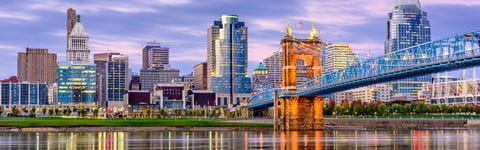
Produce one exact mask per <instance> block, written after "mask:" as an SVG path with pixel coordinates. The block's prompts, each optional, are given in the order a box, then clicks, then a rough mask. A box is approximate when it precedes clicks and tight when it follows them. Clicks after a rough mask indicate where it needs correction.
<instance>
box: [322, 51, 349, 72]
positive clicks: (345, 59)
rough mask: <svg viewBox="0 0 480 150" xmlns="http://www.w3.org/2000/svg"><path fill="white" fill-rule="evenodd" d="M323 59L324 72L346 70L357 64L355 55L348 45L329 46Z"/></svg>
mask: <svg viewBox="0 0 480 150" xmlns="http://www.w3.org/2000/svg"><path fill="white" fill-rule="evenodd" d="M323 57H324V59H323V61H324V64H323V67H324V68H323V70H324V72H332V71H337V70H340V69H345V68H346V67H347V66H348V65H352V64H354V63H355V62H356V59H355V54H353V52H352V50H351V49H350V46H349V45H348V44H328V45H327V46H325V50H324V56H323Z"/></svg>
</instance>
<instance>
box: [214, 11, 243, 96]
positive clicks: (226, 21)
mask: <svg viewBox="0 0 480 150" xmlns="http://www.w3.org/2000/svg"><path fill="white" fill-rule="evenodd" d="M211 31H215V32H211ZM213 34H215V35H213ZM209 36H211V37H215V38H214V39H211V41H209V42H214V43H211V44H209V45H214V47H212V48H213V49H212V50H209V51H210V52H212V53H214V56H215V58H214V59H215V60H214V61H211V62H209V63H211V66H212V70H211V76H210V78H211V79H210V81H211V84H208V85H209V86H210V88H209V89H210V90H212V91H214V92H216V93H231V92H232V91H233V93H251V79H250V77H248V58H247V57H248V48H247V47H248V44H247V41H248V38H247V27H245V23H244V22H239V21H238V16H236V15H223V16H222V17H221V21H215V22H214V25H213V26H212V27H211V28H210V29H209ZM212 63H213V64H212Z"/></svg>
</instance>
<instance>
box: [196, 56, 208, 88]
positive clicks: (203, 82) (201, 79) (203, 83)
mask: <svg viewBox="0 0 480 150" xmlns="http://www.w3.org/2000/svg"><path fill="white" fill-rule="evenodd" d="M193 76H194V81H193V87H194V89H195V90H207V89H208V84H207V81H208V80H207V76H208V73H207V62H202V63H199V64H197V65H195V67H194V68H193Z"/></svg>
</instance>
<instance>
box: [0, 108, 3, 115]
mask: <svg viewBox="0 0 480 150" xmlns="http://www.w3.org/2000/svg"><path fill="white" fill-rule="evenodd" d="M2 114H3V107H0V116H3V115H2Z"/></svg>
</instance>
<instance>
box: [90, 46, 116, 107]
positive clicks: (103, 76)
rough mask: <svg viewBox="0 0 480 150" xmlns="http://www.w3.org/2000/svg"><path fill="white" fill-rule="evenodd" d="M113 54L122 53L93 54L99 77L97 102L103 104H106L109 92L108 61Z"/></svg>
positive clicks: (97, 76)
mask: <svg viewBox="0 0 480 150" xmlns="http://www.w3.org/2000/svg"><path fill="white" fill-rule="evenodd" d="M113 55H120V53H97V54H93V62H94V63H95V66H96V69H97V70H96V74H97V75H96V78H97V84H96V85H97V98H96V99H97V102H98V104H99V105H101V106H106V95H105V93H107V91H106V90H107V87H106V86H105V85H107V82H106V81H107V62H108V61H110V60H111V58H112V56H113Z"/></svg>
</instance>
